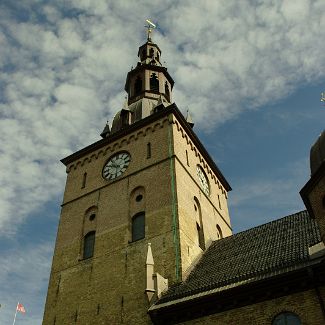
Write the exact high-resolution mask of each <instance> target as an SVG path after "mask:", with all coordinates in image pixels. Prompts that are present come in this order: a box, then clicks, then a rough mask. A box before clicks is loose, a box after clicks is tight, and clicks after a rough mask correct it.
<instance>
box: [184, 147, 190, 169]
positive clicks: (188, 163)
mask: <svg viewBox="0 0 325 325" xmlns="http://www.w3.org/2000/svg"><path fill="white" fill-rule="evenodd" d="M185 153H186V164H187V166H190V162H189V160H188V152H187V150H185Z"/></svg>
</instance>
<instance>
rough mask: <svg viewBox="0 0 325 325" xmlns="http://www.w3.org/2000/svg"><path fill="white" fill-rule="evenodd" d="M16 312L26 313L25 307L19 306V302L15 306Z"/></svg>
mask: <svg viewBox="0 0 325 325" xmlns="http://www.w3.org/2000/svg"><path fill="white" fill-rule="evenodd" d="M17 311H19V312H21V313H26V309H25V307H24V306H23V305H22V304H20V303H19V302H18V304H17Z"/></svg>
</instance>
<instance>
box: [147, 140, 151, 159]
mask: <svg viewBox="0 0 325 325" xmlns="http://www.w3.org/2000/svg"><path fill="white" fill-rule="evenodd" d="M147 158H151V143H150V142H148V143H147Z"/></svg>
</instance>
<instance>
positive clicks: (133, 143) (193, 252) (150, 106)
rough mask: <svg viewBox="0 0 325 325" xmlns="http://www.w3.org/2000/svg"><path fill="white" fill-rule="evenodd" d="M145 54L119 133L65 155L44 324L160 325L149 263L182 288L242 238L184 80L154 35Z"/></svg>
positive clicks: (130, 82)
mask: <svg viewBox="0 0 325 325" xmlns="http://www.w3.org/2000/svg"><path fill="white" fill-rule="evenodd" d="M138 57H139V62H138V63H137V65H136V67H135V68H132V69H131V71H130V72H129V73H128V74H127V78H126V83H125V90H126V92H127V94H128V99H127V102H126V103H125V104H124V107H123V108H122V109H121V110H120V111H119V112H117V113H116V115H115V117H114V120H113V122H112V125H111V127H110V126H109V125H108V124H107V125H106V127H105V128H104V130H103V132H102V133H101V136H102V139H101V140H99V141H97V142H95V143H93V144H91V145H89V146H87V147H85V148H83V149H81V150H79V151H77V152H75V153H73V154H72V155H70V156H68V157H66V158H64V159H62V163H63V164H64V165H65V166H66V172H67V181H66V187H65V192H64V197H63V203H62V209H61V215H60V222H59V228H58V233H57V239H56V245H55V251H54V257H53V263H52V269H51V276H50V281H49V288H48V294H47V300H46V306H45V313H44V320H43V324H44V325H53V324H57V325H61V324H74V323H76V324H87V325H88V324H150V323H151V321H150V318H149V316H148V315H147V310H148V308H149V303H150V302H148V298H147V295H146V294H145V293H146V289H148V288H147V287H146V286H147V284H146V279H147V275H146V263H147V267H148V265H149V267H153V265H154V269H155V272H157V273H159V274H160V276H161V278H164V279H167V280H168V283H169V285H172V284H175V283H177V282H179V281H182V280H184V279H185V278H186V276H187V274H188V272H189V271H190V270H191V269H192V268H193V266H194V265H195V263H196V261H197V260H198V259H199V258H200V256H201V255H202V252H203V251H204V250H205V249H206V248H207V247H208V246H209V244H210V243H211V242H212V241H214V240H217V239H219V238H222V237H225V236H229V235H231V233H232V230H231V225H230V218H229V214H228V207H227V192H228V191H230V190H231V188H230V186H229V184H228V182H227V181H226V179H225V178H224V176H223V175H222V173H221V172H220V170H219V169H218V167H217V166H216V165H215V163H214V162H213V160H212V159H211V157H210V156H209V154H208V153H207V151H206V150H205V149H204V147H203V145H202V144H201V142H200V141H199V139H198V138H197V136H196V135H195V133H194V132H193V129H192V127H193V123H192V121H191V120H190V118H189V117H188V118H187V119H186V118H184V116H183V115H182V113H181V112H180V111H179V109H178V108H177V106H176V105H175V104H174V103H173V102H172V90H173V86H174V81H173V79H172V78H171V76H170V75H169V73H168V71H167V68H166V67H164V66H163V65H162V64H161V50H160V48H159V47H158V45H157V44H155V43H153V42H152V40H151V38H150V33H149V34H148V39H147V41H146V43H145V44H143V45H142V46H140V48H139V51H138ZM148 246H149V249H148ZM148 252H150V254H149V253H148ZM151 254H152V255H151ZM147 270H148V268H147ZM149 277H150V275H149ZM147 291H148V290H147ZM156 294H157V293H156Z"/></svg>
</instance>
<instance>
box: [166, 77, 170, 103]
mask: <svg viewBox="0 0 325 325" xmlns="http://www.w3.org/2000/svg"><path fill="white" fill-rule="evenodd" d="M165 95H166V98H167V100H168V101H169V102H170V92H169V87H168V84H167V81H166V82H165Z"/></svg>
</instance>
